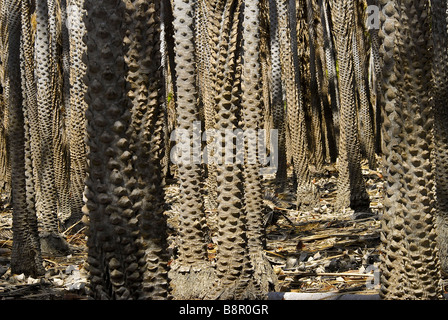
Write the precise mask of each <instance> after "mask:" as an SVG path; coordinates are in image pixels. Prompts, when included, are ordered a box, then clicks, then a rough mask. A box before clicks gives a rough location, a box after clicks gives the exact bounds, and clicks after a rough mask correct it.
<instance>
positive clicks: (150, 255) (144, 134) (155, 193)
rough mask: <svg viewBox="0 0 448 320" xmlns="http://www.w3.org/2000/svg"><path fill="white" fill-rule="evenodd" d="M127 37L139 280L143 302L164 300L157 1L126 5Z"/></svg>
mask: <svg viewBox="0 0 448 320" xmlns="http://www.w3.org/2000/svg"><path fill="white" fill-rule="evenodd" d="M126 7H127V15H126V19H127V20H126V21H127V26H128V30H127V35H126V38H125V43H126V45H127V49H128V51H127V54H126V57H125V60H126V63H127V65H128V69H129V71H128V77H127V79H128V81H129V83H130V90H129V93H128V96H129V97H130V99H131V101H132V104H133V106H132V118H131V119H132V120H131V126H130V127H129V130H130V131H131V132H130V134H129V135H130V136H131V144H130V150H131V151H132V152H133V153H134V154H135V155H136V157H135V161H134V163H133V166H134V167H135V169H136V172H135V174H136V179H137V182H138V184H137V186H136V188H135V189H134V190H133V191H132V193H131V196H133V201H134V202H135V203H141V207H140V210H139V211H137V212H136V215H137V217H138V219H139V220H140V233H141V235H142V237H143V241H144V244H145V248H146V265H147V267H146V270H145V273H144V276H143V282H144V291H145V297H147V298H150V299H164V298H166V297H167V292H168V271H167V265H168V256H167V243H166V236H167V234H166V221H165V218H164V214H163V212H164V204H165V202H164V201H165V199H164V198H165V192H164V184H163V176H162V173H163V169H162V159H163V158H164V151H165V147H164V132H163V130H164V128H166V113H165V110H164V109H163V106H164V101H163V100H164V99H165V90H164V83H163V74H162V72H163V70H162V68H161V62H162V61H161V52H160V38H159V37H158V34H159V32H160V1H154V2H153V3H151V4H149V3H146V1H143V0H135V1H130V0H127V1H126Z"/></svg>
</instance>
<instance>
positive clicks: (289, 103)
mask: <svg viewBox="0 0 448 320" xmlns="http://www.w3.org/2000/svg"><path fill="white" fill-rule="evenodd" d="M290 5H292V6H293V7H290V8H288V5H287V2H285V1H280V0H278V1H277V14H278V30H279V39H280V56H281V65H282V82H283V84H284V86H285V91H286V109H287V111H286V119H287V121H286V123H287V125H288V127H289V132H290V136H291V138H290V145H291V149H292V160H293V165H294V174H295V178H296V180H297V181H296V182H297V205H298V206H299V207H300V206H302V205H303V206H304V207H306V206H313V205H314V204H315V203H316V201H317V200H318V195H317V190H316V188H315V186H314V185H313V184H312V182H311V175H310V171H309V157H308V141H307V137H306V123H305V107H304V102H303V88H301V83H300V74H299V63H298V57H297V33H296V17H295V12H296V10H295V1H290ZM292 13H294V14H292Z"/></svg>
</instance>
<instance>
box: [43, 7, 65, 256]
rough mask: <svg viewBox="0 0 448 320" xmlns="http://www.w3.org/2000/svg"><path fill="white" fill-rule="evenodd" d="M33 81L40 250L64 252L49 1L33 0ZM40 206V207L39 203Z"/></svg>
mask: <svg viewBox="0 0 448 320" xmlns="http://www.w3.org/2000/svg"><path fill="white" fill-rule="evenodd" d="M36 21H37V27H36V28H37V30H36V42H35V50H36V52H35V55H36V82H37V110H38V118H39V129H40V139H41V142H42V143H41V160H42V161H41V162H40V167H39V168H38V172H39V173H40V175H41V176H40V177H39V181H40V182H41V183H40V191H41V195H42V198H41V201H40V209H41V221H40V222H41V242H42V251H44V252H48V253H55V254H66V253H67V251H68V246H67V244H66V242H65V240H64V239H63V238H62V237H61V235H60V234H59V225H58V224H59V221H58V216H57V211H58V193H57V188H56V179H55V167H54V149H53V146H54V141H53V138H54V127H53V124H54V115H55V113H56V112H57V111H56V110H55V108H57V107H56V106H55V105H54V102H55V99H57V98H56V94H57V91H56V88H57V87H56V83H55V80H56V79H55V77H54V74H53V71H54V69H53V68H54V63H55V61H54V60H53V59H52V57H51V55H50V48H51V39H50V36H49V33H48V32H49V31H48V5H47V1H45V0H37V1H36ZM38 208H39V207H38Z"/></svg>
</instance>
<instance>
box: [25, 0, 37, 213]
mask: <svg viewBox="0 0 448 320" xmlns="http://www.w3.org/2000/svg"><path fill="white" fill-rule="evenodd" d="M30 10H31V8H30V3H29V1H22V17H21V18H22V48H21V49H22V52H21V54H22V79H23V80H22V92H23V97H24V116H25V122H26V129H27V131H26V148H25V151H26V161H25V164H26V175H27V205H28V207H29V208H30V210H33V211H35V210H36V209H37V203H38V202H39V201H40V200H41V193H40V180H39V172H38V169H39V168H40V163H41V141H40V133H39V117H38V110H37V91H36V89H37V88H36V83H35V76H34V43H33V34H32V26H31V11H30Z"/></svg>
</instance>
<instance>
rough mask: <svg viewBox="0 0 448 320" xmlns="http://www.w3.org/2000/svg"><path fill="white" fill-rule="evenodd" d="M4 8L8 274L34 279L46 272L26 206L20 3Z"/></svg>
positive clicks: (12, 2) (34, 224)
mask: <svg viewBox="0 0 448 320" xmlns="http://www.w3.org/2000/svg"><path fill="white" fill-rule="evenodd" d="M3 5H5V6H6V8H7V9H6V12H5V13H6V15H7V24H6V25H5V26H4V27H5V29H4V30H5V34H3V35H2V36H3V37H5V39H7V41H6V42H4V43H7V45H6V48H7V50H8V54H7V60H6V61H7V68H6V70H5V72H6V77H7V79H8V85H9V92H8V93H9V94H8V104H9V114H8V117H9V121H8V122H9V123H8V127H9V132H10V140H9V148H10V149H9V152H10V156H11V177H12V179H11V187H12V205H13V208H14V212H13V226H12V228H13V247H12V252H11V271H12V272H14V273H17V274H20V273H25V274H27V275H30V276H33V277H37V276H38V275H42V274H43V273H44V272H45V271H44V269H43V265H42V256H41V252H40V244H39V235H38V231H37V219H36V212H35V211H34V210H33V208H30V207H28V206H27V202H26V177H25V124H24V115H23V111H22V104H23V96H22V92H21V88H22V86H21V82H22V79H21V69H20V34H21V14H20V11H21V8H22V3H21V1H17V0H8V1H6V2H4V3H3Z"/></svg>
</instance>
